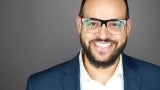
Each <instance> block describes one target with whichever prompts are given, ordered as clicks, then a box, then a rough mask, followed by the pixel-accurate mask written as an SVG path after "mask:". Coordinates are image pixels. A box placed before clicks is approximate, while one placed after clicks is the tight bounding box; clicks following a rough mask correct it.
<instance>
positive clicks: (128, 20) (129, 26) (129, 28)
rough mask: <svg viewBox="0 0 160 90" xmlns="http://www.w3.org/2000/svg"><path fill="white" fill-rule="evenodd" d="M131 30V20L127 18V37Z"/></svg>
mask: <svg viewBox="0 0 160 90" xmlns="http://www.w3.org/2000/svg"><path fill="white" fill-rule="evenodd" d="M131 29H132V19H131V18H129V19H127V36H129V35H130V32H131Z"/></svg>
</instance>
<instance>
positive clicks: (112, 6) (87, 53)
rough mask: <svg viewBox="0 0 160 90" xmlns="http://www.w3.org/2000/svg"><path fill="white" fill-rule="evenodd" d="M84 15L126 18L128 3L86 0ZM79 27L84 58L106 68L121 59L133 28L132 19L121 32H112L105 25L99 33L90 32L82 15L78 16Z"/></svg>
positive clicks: (102, 18) (102, 17)
mask: <svg viewBox="0 0 160 90" xmlns="http://www.w3.org/2000/svg"><path fill="white" fill-rule="evenodd" d="M83 17H85V18H97V19H101V20H109V19H126V5H125V3H124V1H123V0H86V2H85V5H84V8H83ZM77 28H78V31H79V34H80V41H81V45H82V48H83V52H84V59H85V60H88V61H89V62H90V63H91V64H92V65H94V66H95V67H97V68H106V67H109V66H111V65H113V64H114V63H115V62H116V61H117V60H119V55H120V54H121V53H122V51H123V49H124V48H125V45H126V43H127V37H128V35H129V33H130V29H131V20H130V19H128V20H127V25H126V26H125V28H124V31H123V32H122V33H121V34H116V35H113V34H110V33H109V32H108V31H107V30H106V29H107V28H106V26H105V25H102V28H101V30H100V31H99V32H97V33H94V34H93V33H88V32H86V31H85V30H84V28H83V24H82V22H81V17H77Z"/></svg>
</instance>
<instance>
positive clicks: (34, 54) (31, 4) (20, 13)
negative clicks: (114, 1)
mask: <svg viewBox="0 0 160 90" xmlns="http://www.w3.org/2000/svg"><path fill="white" fill-rule="evenodd" d="M80 2H81V0H0V90H25V86H26V81H27V78H28V76H29V75H31V74H33V73H35V72H39V71H41V70H44V69H47V68H49V67H52V66H54V65H56V64H59V63H61V62H64V61H66V60H68V59H71V58H72V57H73V56H75V55H76V54H77V53H78V51H79V50H80V48H81V47H80V44H79V36H78V33H77V30H76V24H75V17H76V15H77V14H78V11H79V7H80ZM159 3H160V1H159V0H129V5H130V14H131V17H132V18H133V28H132V32H131V36H130V37H129V40H128V45H127V48H126V50H125V52H126V53H128V54H129V55H131V56H134V57H137V58H140V59H144V60H146V61H148V62H151V63H154V64H157V65H160V60H159V53H160V47H159V46H160V42H159V34H160V29H159V26H160V23H159V21H160V18H159V17H160V10H159V8H160V5H159Z"/></svg>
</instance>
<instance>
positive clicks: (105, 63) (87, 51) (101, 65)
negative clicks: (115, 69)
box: [80, 35, 127, 68]
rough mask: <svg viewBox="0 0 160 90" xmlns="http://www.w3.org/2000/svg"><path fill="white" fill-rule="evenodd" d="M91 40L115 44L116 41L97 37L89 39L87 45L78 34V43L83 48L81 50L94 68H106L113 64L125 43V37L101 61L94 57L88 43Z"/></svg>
mask: <svg viewBox="0 0 160 90" xmlns="http://www.w3.org/2000/svg"><path fill="white" fill-rule="evenodd" d="M93 41H105V42H108V41H109V42H113V43H116V46H117V42H116V41H114V40H111V39H108V38H107V39H105V40H102V39H99V38H97V39H94V40H91V41H90V42H89V46H88V47H87V45H86V44H85V42H84V41H83V39H82V37H81V35H80V43H81V46H82V48H83V52H84V53H85V54H86V57H87V59H88V60H89V62H90V64H92V65H93V66H94V67H96V68H108V67H110V66H112V65H114V64H115V63H116V61H117V60H118V58H119V56H120V54H121V53H122V52H123V50H124V48H125V47H126V44H127V39H126V40H125V42H124V43H122V45H121V46H120V47H119V48H117V49H115V50H114V51H113V53H112V54H111V55H110V56H109V57H108V58H107V59H106V60H103V61H101V60H98V59H96V57H95V55H94V54H93V52H92V49H91V46H90V43H91V42H93Z"/></svg>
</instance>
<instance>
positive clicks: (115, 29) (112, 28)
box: [107, 20, 126, 34]
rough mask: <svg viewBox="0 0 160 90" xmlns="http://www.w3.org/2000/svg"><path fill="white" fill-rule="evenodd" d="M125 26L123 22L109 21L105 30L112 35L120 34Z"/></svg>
mask: <svg viewBox="0 0 160 90" xmlns="http://www.w3.org/2000/svg"><path fill="white" fill-rule="evenodd" d="M125 24H126V21H125V20H115V21H109V22H108V23H107V29H108V31H109V32H110V33H112V34H120V33H122V32H123V30H124V27H125Z"/></svg>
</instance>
